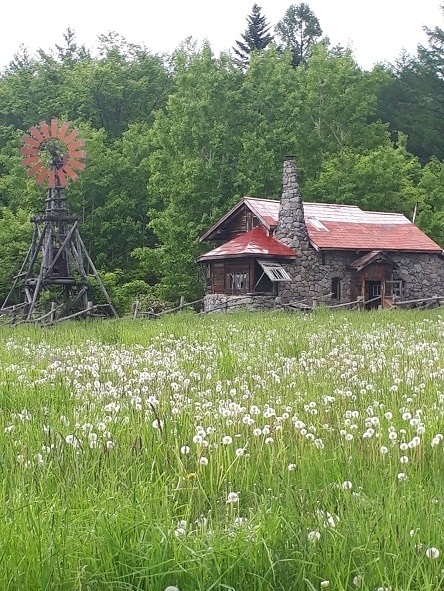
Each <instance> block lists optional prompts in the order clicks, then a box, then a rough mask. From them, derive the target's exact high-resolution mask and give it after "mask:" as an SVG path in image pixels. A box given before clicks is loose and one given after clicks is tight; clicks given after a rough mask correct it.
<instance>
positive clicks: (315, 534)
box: [307, 530, 321, 542]
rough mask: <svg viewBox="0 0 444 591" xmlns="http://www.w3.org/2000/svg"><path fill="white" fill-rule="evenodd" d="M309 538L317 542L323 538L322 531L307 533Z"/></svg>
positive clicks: (310, 540)
mask: <svg viewBox="0 0 444 591" xmlns="http://www.w3.org/2000/svg"><path fill="white" fill-rule="evenodd" d="M307 538H308V541H309V542H317V541H318V540H320V538H321V532H318V531H316V530H313V531H310V532H308V534H307Z"/></svg>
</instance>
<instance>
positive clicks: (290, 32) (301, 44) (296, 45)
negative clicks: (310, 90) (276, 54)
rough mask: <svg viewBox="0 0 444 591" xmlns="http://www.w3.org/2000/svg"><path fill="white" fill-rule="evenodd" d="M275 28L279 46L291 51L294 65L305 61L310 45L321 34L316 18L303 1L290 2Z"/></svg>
mask: <svg viewBox="0 0 444 591" xmlns="http://www.w3.org/2000/svg"><path fill="white" fill-rule="evenodd" d="M275 30H276V33H277V36H278V38H279V39H280V41H281V43H280V47H281V48H282V49H288V50H290V51H291V53H292V56H293V66H294V67H296V66H299V64H301V63H302V64H306V63H307V59H308V57H309V55H310V48H311V46H312V45H313V44H314V43H316V42H317V41H318V40H319V39H320V37H321V35H322V29H321V25H320V24H319V20H318V18H317V17H316V15H315V14H314V12H313V11H312V10H311V9H310V7H309V5H308V4H305V2H302V3H301V4H292V5H291V6H290V7H289V8H288V9H287V11H286V13H285V15H284V17H283V19H282V20H281V21H279V22H278V24H277V25H276V28H275Z"/></svg>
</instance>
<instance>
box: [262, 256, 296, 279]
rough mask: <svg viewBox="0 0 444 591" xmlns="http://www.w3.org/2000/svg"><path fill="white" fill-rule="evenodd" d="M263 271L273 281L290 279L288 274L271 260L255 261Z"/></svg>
mask: <svg viewBox="0 0 444 591" xmlns="http://www.w3.org/2000/svg"><path fill="white" fill-rule="evenodd" d="M257 262H258V264H259V265H260V266H261V268H262V270H263V272H264V273H265V275H267V277H268V278H269V279H270V280H271V281H273V282H274V283H275V282H276V283H277V282H278V281H291V277H290V275H289V274H288V273H287V271H286V270H285V269H284V268H283V267H282V265H280V264H279V263H274V262H271V261H259V260H258V261H257Z"/></svg>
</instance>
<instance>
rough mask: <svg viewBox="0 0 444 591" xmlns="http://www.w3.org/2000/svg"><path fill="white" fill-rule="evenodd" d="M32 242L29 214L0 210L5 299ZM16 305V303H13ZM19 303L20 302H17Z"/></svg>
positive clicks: (0, 287)
mask: <svg viewBox="0 0 444 591" xmlns="http://www.w3.org/2000/svg"><path fill="white" fill-rule="evenodd" d="M30 241H31V224H30V223H29V213H28V212H27V211H25V210H24V209H17V210H16V211H15V212H13V211H12V210H11V209H9V208H7V207H1V208H0V253H1V265H0V294H1V299H2V301H1V302H0V307H1V304H3V301H4V298H5V296H6V294H7V293H8V291H9V289H10V288H11V287H12V281H13V280H12V278H13V276H15V275H17V274H18V272H19V270H20V267H21V265H22V263H23V261H24V259H25V257H26V254H27V252H28V249H29V245H30ZM11 303H14V302H11ZM16 303H19V302H16Z"/></svg>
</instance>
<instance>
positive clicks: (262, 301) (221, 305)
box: [204, 293, 283, 312]
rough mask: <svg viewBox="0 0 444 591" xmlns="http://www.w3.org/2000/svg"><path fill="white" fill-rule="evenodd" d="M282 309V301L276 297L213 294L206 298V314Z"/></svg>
mask: <svg viewBox="0 0 444 591" xmlns="http://www.w3.org/2000/svg"><path fill="white" fill-rule="evenodd" d="M281 309H283V306H282V304H281V299H280V297H277V296H276V295H254V294H245V295H226V294H223V293H212V294H207V295H206V296H205V298H204V312H235V311H236V310H249V311H254V312H264V311H270V310H281Z"/></svg>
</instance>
